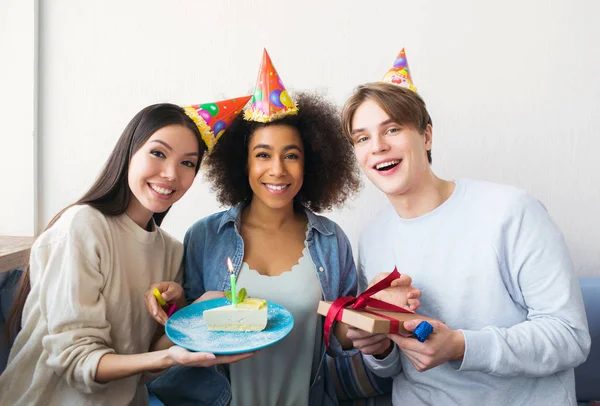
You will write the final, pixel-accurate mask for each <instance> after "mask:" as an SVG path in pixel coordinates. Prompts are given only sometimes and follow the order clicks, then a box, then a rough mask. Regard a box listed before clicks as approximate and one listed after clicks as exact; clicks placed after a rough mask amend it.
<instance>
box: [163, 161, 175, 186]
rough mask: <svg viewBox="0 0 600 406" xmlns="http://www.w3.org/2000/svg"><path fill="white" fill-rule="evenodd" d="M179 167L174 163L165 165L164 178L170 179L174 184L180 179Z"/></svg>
mask: <svg viewBox="0 0 600 406" xmlns="http://www.w3.org/2000/svg"><path fill="white" fill-rule="evenodd" d="M178 169H179V168H178V165H177V164H172V163H165V165H164V166H163V170H162V174H161V175H162V177H163V178H165V179H168V180H169V181H171V182H174V181H176V180H177V178H178V172H177V171H178Z"/></svg>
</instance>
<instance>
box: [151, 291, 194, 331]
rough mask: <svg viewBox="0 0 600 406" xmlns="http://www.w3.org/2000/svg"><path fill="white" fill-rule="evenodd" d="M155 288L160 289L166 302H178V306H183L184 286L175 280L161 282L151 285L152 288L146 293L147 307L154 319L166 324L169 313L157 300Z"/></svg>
mask: <svg viewBox="0 0 600 406" xmlns="http://www.w3.org/2000/svg"><path fill="white" fill-rule="evenodd" d="M154 289H158V291H159V292H160V295H161V297H162V298H163V300H164V301H165V302H167V303H176V304H177V306H178V307H183V306H184V305H185V298H184V297H183V288H182V287H181V285H180V284H178V283H175V282H168V281H167V282H159V283H155V284H153V285H151V286H150V289H148V290H147V291H146V293H145V294H144V301H145V302H146V309H148V312H149V313H150V315H151V316H152V318H153V319H154V320H156V321H157V322H159V323H160V324H162V325H163V326H164V325H165V324H166V323H167V319H168V317H167V313H166V312H165V310H164V309H163V308H162V306H161V305H160V304H159V303H158V301H157V300H156V297H155V296H154Z"/></svg>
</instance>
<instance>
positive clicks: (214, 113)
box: [183, 96, 252, 152]
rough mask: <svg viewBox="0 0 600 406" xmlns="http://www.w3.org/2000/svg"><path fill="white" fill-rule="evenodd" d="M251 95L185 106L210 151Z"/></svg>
mask: <svg viewBox="0 0 600 406" xmlns="http://www.w3.org/2000/svg"><path fill="white" fill-rule="evenodd" d="M251 97H252V96H242V97H237V98H235V99H228V100H221V101H218V102H214V103H204V104H194V105H191V106H184V107H183V110H184V111H185V114H187V116H188V117H189V118H191V119H192V121H194V123H196V126H198V129H199V130H200V135H202V140H203V141H204V143H205V144H206V147H207V148H208V152H210V151H212V149H213V147H214V146H215V144H216V143H217V141H218V140H219V138H221V136H222V135H223V133H224V132H225V130H226V129H227V127H228V126H229V124H230V123H231V121H233V119H234V118H235V116H237V115H238V114H239V113H240V111H242V109H243V108H244V106H245V105H246V103H248V100H250V98H251Z"/></svg>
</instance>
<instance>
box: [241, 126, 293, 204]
mask: <svg viewBox="0 0 600 406" xmlns="http://www.w3.org/2000/svg"><path fill="white" fill-rule="evenodd" d="M303 181H304V145H303V144H302V139H301V138H300V134H299V133H298V130H296V129H295V128H293V127H290V126H288V125H277V124H272V125H268V126H265V127H260V128H258V129H257V130H255V131H254V133H253V134H252V136H251V137H250V141H249V143H248V182H249V183H250V188H251V189H252V193H253V196H252V200H253V203H257V202H260V203H262V204H264V205H265V206H267V207H270V208H273V209H281V208H286V207H289V206H292V205H293V202H294V197H296V195H297V194H298V192H299V191H300V189H301V188H302V183H303Z"/></svg>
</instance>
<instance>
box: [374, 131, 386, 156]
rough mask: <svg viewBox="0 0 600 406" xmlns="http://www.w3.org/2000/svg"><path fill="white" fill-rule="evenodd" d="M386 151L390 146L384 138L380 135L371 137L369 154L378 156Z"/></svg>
mask: <svg viewBox="0 0 600 406" xmlns="http://www.w3.org/2000/svg"><path fill="white" fill-rule="evenodd" d="M388 149H390V144H388V142H387V141H386V139H385V138H384V137H382V136H381V135H377V136H375V137H373V139H372V142H371V153H373V154H379V153H382V152H386V151H387V150H388Z"/></svg>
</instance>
